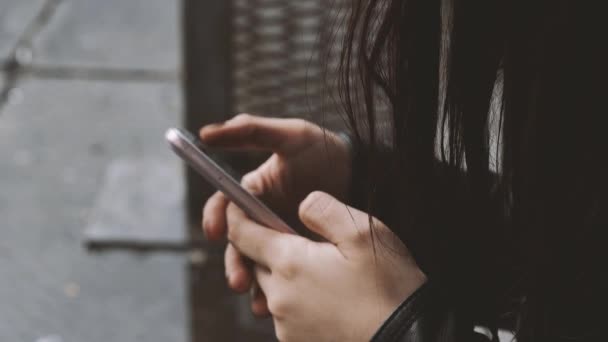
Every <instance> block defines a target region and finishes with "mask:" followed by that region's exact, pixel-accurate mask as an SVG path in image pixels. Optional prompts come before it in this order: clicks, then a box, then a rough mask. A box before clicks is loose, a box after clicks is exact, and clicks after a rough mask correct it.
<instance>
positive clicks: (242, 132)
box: [200, 114, 320, 152]
mask: <svg viewBox="0 0 608 342" xmlns="http://www.w3.org/2000/svg"><path fill="white" fill-rule="evenodd" d="M313 129H320V128H319V127H318V126H316V125H314V124H312V123H310V122H307V121H304V120H300V119H278V118H266V117H260V116H253V115H248V114H240V115H237V116H235V117H234V118H233V119H231V120H229V121H227V122H225V123H223V124H213V125H208V126H205V127H203V128H202V129H201V131H200V137H201V139H202V140H203V142H204V143H205V144H207V145H210V146H215V147H223V148H241V149H257V150H269V151H277V152H287V151H289V150H290V149H291V148H293V147H294V146H297V145H298V143H299V142H300V141H301V139H302V137H304V136H305V135H306V133H307V132H309V131H311V130H313Z"/></svg>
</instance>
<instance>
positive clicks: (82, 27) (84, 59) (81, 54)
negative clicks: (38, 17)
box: [34, 0, 180, 71]
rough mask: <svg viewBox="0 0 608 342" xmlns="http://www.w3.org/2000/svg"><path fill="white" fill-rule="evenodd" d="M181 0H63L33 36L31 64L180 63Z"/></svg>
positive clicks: (158, 66)
mask: <svg viewBox="0 0 608 342" xmlns="http://www.w3.org/2000/svg"><path fill="white" fill-rule="evenodd" d="M179 3H180V1H179V0H104V1H99V0H65V1H63V2H62V3H61V4H60V5H59V6H58V7H57V10H56V11H55V13H54V15H53V18H52V19H51V20H50V21H49V23H48V25H47V27H45V28H44V29H43V30H42V31H41V32H40V34H39V35H38V36H37V37H36V39H35V40H34V64H44V65H48V64H50V65H53V66H72V67H74V66H76V67H99V68H125V69H137V70H141V69H153V70H171V71H175V70H177V69H178V65H179V63H180V61H179V59H180V58H179V53H180V34H179Z"/></svg>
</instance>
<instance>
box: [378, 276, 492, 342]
mask: <svg viewBox="0 0 608 342" xmlns="http://www.w3.org/2000/svg"><path fill="white" fill-rule="evenodd" d="M372 341H373V342H461V341H463V342H464V341H466V342H489V339H488V338H487V337H486V336H485V335H482V334H479V333H476V332H474V331H473V330H463V329H460V327H459V322H458V316H457V315H456V314H455V312H454V311H453V310H451V309H450V308H449V305H447V302H446V301H445V300H443V299H442V297H441V295H440V293H439V291H437V288H435V287H434V284H432V283H429V282H427V283H426V284H424V285H422V286H421V287H420V288H419V289H418V290H416V292H414V293H413V294H412V295H411V296H410V297H409V298H407V299H406V300H405V302H403V303H402V304H401V305H400V306H399V307H398V308H397V309H396V310H395V311H394V312H393V314H392V315H391V316H390V317H389V318H388V319H387V320H386V321H385V322H384V324H383V325H382V326H381V327H380V329H379V330H378V331H377V332H376V334H375V335H374V337H373V338H372Z"/></svg>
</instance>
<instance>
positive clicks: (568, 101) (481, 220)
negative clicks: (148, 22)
mask: <svg viewBox="0 0 608 342" xmlns="http://www.w3.org/2000/svg"><path fill="white" fill-rule="evenodd" d="M600 3H601V2H590V1H564V0H552V1H548V0H545V1H534V0H515V1H499V0H452V1H450V0H444V1H442V0H384V1H383V0H356V1H353V4H352V7H351V12H350V20H349V24H348V31H347V34H346V38H345V45H344V46H343V50H342V53H341V63H340V69H341V81H340V99H341V100H342V104H343V108H344V109H345V112H346V116H347V118H348V120H349V123H350V125H351V126H352V129H353V131H354V132H355V137H356V138H357V139H359V140H365V143H366V144H367V145H369V149H370V151H371V156H372V157H371V159H370V172H371V174H372V175H374V179H375V181H374V182H372V183H371V184H370V191H369V197H370V199H371V200H370V205H369V209H370V210H371V211H372V212H373V211H374V205H375V203H383V205H386V204H387V203H390V204H391V208H390V209H391V210H390V211H392V212H393V213H396V212H398V213H399V214H398V215H393V216H394V218H393V219H390V218H387V220H388V221H389V222H390V225H391V228H392V229H394V230H395V232H396V233H397V234H398V235H399V236H400V237H401V238H402V239H403V240H404V241H405V243H406V244H407V245H408V247H409V248H410V249H411V250H412V251H413V253H414V256H415V257H416V260H417V261H418V262H419V264H420V265H421V267H422V268H423V270H424V271H425V272H427V274H428V275H429V278H430V279H431V280H432V281H433V280H434V281H436V282H439V283H440V284H441V285H442V286H443V288H444V289H445V292H446V298H449V299H448V300H450V301H451V304H452V305H454V307H455V308H457V310H458V311H459V314H460V316H461V317H464V319H463V321H464V323H462V324H464V326H465V328H466V327H467V326H468V327H470V328H471V329H472V326H473V325H475V324H485V325H487V326H489V327H491V328H493V329H495V328H496V327H497V326H501V325H504V324H506V325H507V326H509V325H511V327H512V328H513V329H514V330H516V333H517V339H518V341H520V342H527V341H540V340H556V339H558V338H573V339H575V340H576V339H577V338H584V337H590V336H596V335H594V334H596V333H597V329H598V328H599V327H601V325H599V324H596V323H595V322H598V321H599V320H598V319H599V317H595V316H594V315H593V313H596V312H598V311H596V310H595V309H596V308H597V307H599V306H598V305H605V304H606V302H605V301H604V300H603V298H604V297H603V293H602V291H606V290H608V289H607V288H605V284H606V283H605V281H604V277H603V274H602V273H605V266H604V265H603V264H604V263H605V260H606V259H605V255H606V253H605V252H604V251H605V250H606V248H608V247H606V238H604V237H603V236H604V235H602V232H601V230H602V229H603V228H608V220H607V211H608V207H607V205H606V198H607V196H608V191H607V190H608V189H607V181H606V177H608V174H607V172H606V171H607V168H606V165H607V161H606V159H607V156H608V153H607V147H608V144H607V140H606V139H605V138H604V134H605V131H606V126H605V125H603V122H604V121H608V120H603V116H606V114H608V113H606V104H605V101H604V99H603V96H605V95H604V94H602V93H603V92H604V91H605V90H607V89H608V87H606V85H605V83H606V82H607V79H606V72H605V69H606V63H607V60H606V42H607V38H606V31H607V30H606V29H605V28H604V27H603V26H605V25H604V24H603V22H604V20H602V19H603V18H602V16H603V13H604V12H603V11H602V10H601V9H600V7H601V6H599V5H600ZM383 103H384V104H388V106H387V111H386V113H388V122H389V127H391V128H392V129H391V130H390V131H389V132H388V134H389V135H390V138H391V139H390V145H389V148H390V150H391V151H392V153H391V154H390V155H391V158H390V163H389V164H388V165H386V164H383V167H384V168H382V169H380V168H378V167H377V165H378V164H377V163H376V160H377V159H374V158H379V157H378V156H379V154H380V149H381V148H380V145H382V143H381V142H380V140H381V138H382V137H383V135H385V134H384V133H382V134H381V133H380V132H381V130H380V129H379V128H378V123H379V122H380V121H381V120H382V117H383V116H382V114H383V113H380V112H381V110H379V109H378V108H381V107H382V104H383ZM385 133H386V132H385ZM385 179H390V184H391V186H390V187H389V188H390V189H388V190H386V191H382V189H381V187H382V186H383V183H386V182H385V181H383V180H385ZM387 198H390V199H391V200H390V201H387V200H386V199H387ZM383 210H386V208H383ZM600 298H602V300H600ZM590 313H591V314H590ZM598 316H599V315H598ZM604 316H605V315H604Z"/></svg>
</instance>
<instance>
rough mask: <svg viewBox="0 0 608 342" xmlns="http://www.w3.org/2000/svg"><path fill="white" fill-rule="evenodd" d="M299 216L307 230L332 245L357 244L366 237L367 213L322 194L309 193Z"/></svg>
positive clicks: (367, 226) (367, 227) (367, 232)
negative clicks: (355, 242)
mask: <svg viewBox="0 0 608 342" xmlns="http://www.w3.org/2000/svg"><path fill="white" fill-rule="evenodd" d="M298 215H299V216H300V220H301V221H302V223H303V224H304V225H305V226H306V227H308V229H310V230H312V231H313V232H315V233H317V234H319V235H321V236H322V237H324V238H325V239H327V240H328V241H329V242H331V243H333V244H334V245H339V244H344V243H351V242H354V241H358V239H359V238H361V237H365V236H367V235H368V234H369V216H368V214H366V213H364V212H362V211H360V210H357V209H355V208H352V207H349V206H348V205H346V204H344V203H342V202H340V201H339V200H337V199H336V198H334V197H332V196H331V195H329V194H326V193H324V192H321V191H315V192H312V193H310V194H309V195H308V196H307V197H306V198H305V199H304V201H302V203H301V204H300V208H299V211H298Z"/></svg>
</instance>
